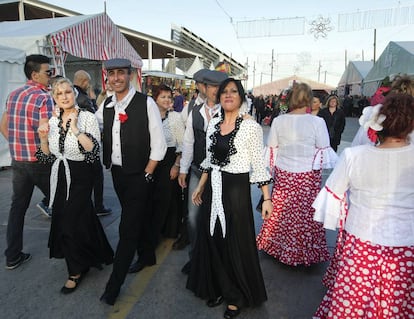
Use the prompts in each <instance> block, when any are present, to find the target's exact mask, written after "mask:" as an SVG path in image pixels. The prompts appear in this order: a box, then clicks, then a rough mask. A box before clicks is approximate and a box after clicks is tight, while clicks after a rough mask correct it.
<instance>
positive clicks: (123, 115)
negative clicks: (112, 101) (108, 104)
mask: <svg viewBox="0 0 414 319" xmlns="http://www.w3.org/2000/svg"><path fill="white" fill-rule="evenodd" d="M118 116H119V121H120V122H121V123H125V122H126V121H127V120H128V114H126V113H119V114H118Z"/></svg>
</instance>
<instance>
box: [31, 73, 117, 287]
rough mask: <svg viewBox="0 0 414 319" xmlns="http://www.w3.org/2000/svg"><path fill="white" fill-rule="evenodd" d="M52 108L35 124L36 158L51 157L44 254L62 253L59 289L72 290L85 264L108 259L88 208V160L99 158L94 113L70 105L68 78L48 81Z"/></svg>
mask: <svg viewBox="0 0 414 319" xmlns="http://www.w3.org/2000/svg"><path fill="white" fill-rule="evenodd" d="M52 95H53V99H54V100H55V102H56V106H57V109H56V111H55V114H54V115H53V116H52V117H51V118H50V120H49V123H46V124H43V125H41V126H40V127H39V130H38V133H39V137H40V140H41V147H40V148H39V150H38V151H37V153H36V156H37V157H38V159H39V161H41V162H44V163H52V172H51V177H50V184H51V188H50V203H49V207H52V208H53V215H52V225H51V229H50V235H49V249H50V258H64V259H65V261H66V265H67V268H68V274H69V276H68V280H67V281H66V283H65V285H64V286H63V287H62V289H61V292H62V293H63V294H69V293H72V292H74V291H75V290H76V289H77V288H78V286H79V284H80V282H81V280H82V279H83V276H84V275H85V274H86V273H87V272H88V271H89V268H90V267H97V268H101V267H102V266H101V264H103V263H105V264H110V263H112V259H113V250H112V248H111V246H110V245H109V243H108V241H107V238H106V236H105V233H104V231H103V229H102V226H101V224H100V222H99V220H98V217H97V216H96V214H95V212H94V208H93V205H92V200H91V192H92V185H93V169H92V163H93V162H94V161H99V139H100V131H99V127H98V122H97V120H96V118H95V116H94V115H93V114H92V113H90V112H88V111H81V110H79V108H78V107H77V105H76V97H75V92H74V88H73V85H72V83H71V82H70V81H69V80H68V79H66V78H61V79H59V80H57V81H56V82H55V83H54V86H53V89H52Z"/></svg>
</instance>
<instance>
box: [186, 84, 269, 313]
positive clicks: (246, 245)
mask: <svg viewBox="0 0 414 319" xmlns="http://www.w3.org/2000/svg"><path fill="white" fill-rule="evenodd" d="M217 100H218V101H219V102H220V105H221V107H222V112H221V115H220V116H219V117H215V118H213V119H211V121H210V123H209V126H208V129H207V140H206V150H207V157H206V159H205V160H204V161H203V162H202V163H201V169H202V170H203V174H202V176H201V178H200V182H199V184H198V186H197V188H196V189H195V191H194V193H193V194H192V200H193V203H194V204H195V205H201V204H202V207H201V216H200V224H199V233H198V235H197V241H196V247H195V249H194V251H193V255H192V257H191V271H190V274H189V276H188V281H187V288H188V289H190V290H191V291H193V292H194V294H195V295H196V296H198V297H200V298H203V299H207V306H209V307H215V306H218V305H220V304H221V303H222V302H223V301H225V302H226V303H227V307H226V310H225V312H224V318H226V319H231V318H234V317H236V316H237V315H239V314H240V311H241V309H242V308H244V307H254V306H258V305H260V304H261V303H263V302H264V301H266V300H267V295H266V289H265V285H264V281H263V276H262V271H261V269H260V263H259V256H258V253H257V248H256V243H255V229H254V220H253V209H252V201H251V190H250V184H251V183H257V184H258V186H259V187H260V188H261V190H262V193H263V196H264V198H265V201H264V203H263V207H262V217H263V218H268V216H269V214H271V213H272V204H271V201H270V192H269V189H268V184H270V183H271V178H270V175H269V173H268V172H267V170H266V166H265V162H264V159H263V155H262V153H263V142H262V141H263V131H262V128H261V127H260V126H259V125H258V124H257V123H256V122H255V121H254V120H253V119H251V118H245V116H244V115H243V114H245V113H246V112H247V103H246V102H245V93H244V89H243V86H242V84H241V82H240V80H235V79H233V78H228V79H226V80H224V81H223V82H222V84H221V85H220V87H219V88H218V91H217Z"/></svg>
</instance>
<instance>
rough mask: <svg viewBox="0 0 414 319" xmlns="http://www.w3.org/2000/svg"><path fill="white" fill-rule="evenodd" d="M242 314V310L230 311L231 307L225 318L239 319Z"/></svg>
mask: <svg viewBox="0 0 414 319" xmlns="http://www.w3.org/2000/svg"><path fill="white" fill-rule="evenodd" d="M239 314H240V308H237V309H235V310H233V309H229V307H227V308H226V311H225V312H224V318H225V319H232V318H235V317H237V316H238V315H239Z"/></svg>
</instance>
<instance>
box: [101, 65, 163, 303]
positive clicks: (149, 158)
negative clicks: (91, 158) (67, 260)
mask: <svg viewBox="0 0 414 319" xmlns="http://www.w3.org/2000/svg"><path fill="white" fill-rule="evenodd" d="M105 68H106V69H107V74H108V82H109V84H110V85H111V87H112V88H113V90H114V91H115V95H113V96H112V97H109V98H107V99H106V101H105V102H104V105H103V106H102V110H98V112H97V113H95V114H96V115H97V118H98V121H101V122H102V121H103V143H102V144H103V163H104V165H105V167H106V168H110V169H111V173H112V180H113V183H114V188H115V191H116V194H117V196H118V199H119V201H120V203H121V207H122V212H121V221H120V225H119V242H118V246H117V249H116V253H115V259H114V265H113V270H112V274H111V276H110V278H109V281H108V283H107V284H106V288H105V292H104V294H103V295H102V296H101V301H102V302H105V303H107V304H109V305H113V304H114V303H115V300H116V298H117V297H118V294H119V291H120V289H121V286H122V284H123V283H124V280H125V277H126V274H127V272H128V268H129V266H130V264H131V262H132V259H133V257H134V255H135V251H136V249H137V246H138V247H140V251H139V259H138V264H139V267H140V269H139V270H141V269H143V268H144V267H146V266H151V265H154V264H155V263H156V260H155V247H153V246H154V245H153V240H152V237H151V236H152V234H151V233H150V231H151V227H149V226H150V215H149V213H150V210H149V209H148V208H147V207H148V203H149V199H150V194H151V184H152V181H153V179H152V174H153V172H154V170H155V168H156V166H157V164H158V162H159V161H161V160H162V159H163V158H164V155H165V152H166V150H167V145H166V142H165V138H164V134H163V129H162V122H161V116H160V113H159V111H158V107H157V105H156V104H155V102H154V100H153V99H152V98H151V97H147V96H146V95H144V94H141V93H139V92H137V91H135V89H134V88H133V87H132V86H131V85H130V78H131V62H130V61H129V60H127V59H111V60H108V61H105ZM139 270H138V271H139Z"/></svg>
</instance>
